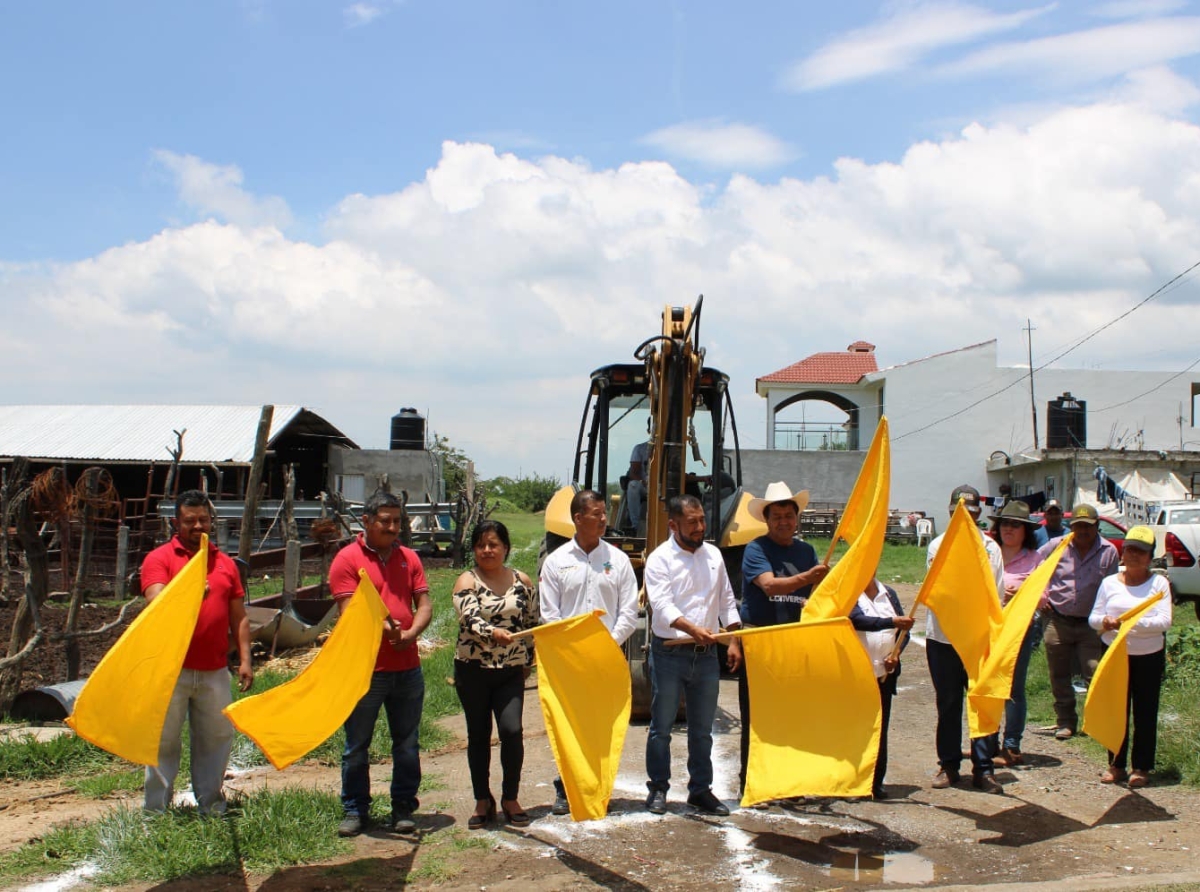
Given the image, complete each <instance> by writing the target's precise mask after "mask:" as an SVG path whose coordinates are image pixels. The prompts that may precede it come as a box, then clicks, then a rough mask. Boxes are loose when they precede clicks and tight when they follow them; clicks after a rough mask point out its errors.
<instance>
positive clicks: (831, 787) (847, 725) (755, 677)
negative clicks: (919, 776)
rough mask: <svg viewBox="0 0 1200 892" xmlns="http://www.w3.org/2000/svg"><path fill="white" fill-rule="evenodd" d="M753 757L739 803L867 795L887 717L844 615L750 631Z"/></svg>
mask: <svg viewBox="0 0 1200 892" xmlns="http://www.w3.org/2000/svg"><path fill="white" fill-rule="evenodd" d="M734 634H737V635H739V636H741V639H742V647H743V652H744V655H745V659H746V672H747V673H748V675H747V682H748V684H749V687H750V757H749V760H748V763H747V766H746V789H745V792H744V793H743V795H742V805H743V806H749V805H754V804H755V803H756V802H766V801H769V800H771V799H785V798H788V797H792V796H869V795H870V794H871V782H872V780H873V778H874V773H875V757H876V756H877V755H878V753H879V728H880V723H881V716H882V713H881V711H880V703H879V685H878V683H877V682H876V681H875V673H874V671H873V670H872V668H871V660H870V658H869V657H868V656H867V653H866V651H865V650H864V649H863V646H862V644H861V643H860V642H859V640H858V636H857V635H855V634H854V627H853V626H851V625H850V620H848V619H846V618H845V617H838V618H836V619H829V620H823V621H820V622H808V623H789V624H787V625H781V626H764V627H762V628H758V629H746V630H744V631H738V632H736V633H734Z"/></svg>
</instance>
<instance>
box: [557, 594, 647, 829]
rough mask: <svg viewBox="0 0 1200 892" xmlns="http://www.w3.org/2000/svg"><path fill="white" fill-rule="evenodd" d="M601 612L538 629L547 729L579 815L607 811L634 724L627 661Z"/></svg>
mask: <svg viewBox="0 0 1200 892" xmlns="http://www.w3.org/2000/svg"><path fill="white" fill-rule="evenodd" d="M603 613H604V611H603V610H597V611H595V612H594V613H585V614H582V615H580V616H573V617H569V618H568V619H562V620H558V621H557V622H552V623H547V624H546V625H544V626H538V627H537V628H535V629H533V637H534V641H535V642H536V643H537V662H538V699H539V700H540V701H541V703H542V716H543V717H544V718H545V721H546V736H547V737H548V738H549V739H550V749H551V751H552V752H553V753H554V761H555V762H556V763H558V771H559V774H560V775H561V776H562V782H563V788H564V789H565V790H566V793H567V801H568V802H569V803H570V804H571V817H572V818H574V819H575V820H576V821H593V820H598V819H600V818H603V817H604V816H605V815H606V814H607V813H608V800H609V799H610V798H611V797H612V791H613V784H614V783H615V782H616V779H617V768H618V767H619V766H620V763H621V749H622V747H623V746H624V745H625V732H626V730H627V729H628V728H629V710H630V706H631V703H632V700H631V697H632V693H631V686H630V679H629V666H628V664H627V663H626V662H625V655H624V654H623V653H622V652H621V648H620V647H619V646H618V645H617V643H616V642H615V641H613V639H612V636H611V635H610V634H608V630H607V629H606V628H604V624H603V623H602V622H600V620H599V617H600V616H601V615H603Z"/></svg>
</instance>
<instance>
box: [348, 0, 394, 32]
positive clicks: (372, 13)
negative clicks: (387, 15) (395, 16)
mask: <svg viewBox="0 0 1200 892" xmlns="http://www.w3.org/2000/svg"><path fill="white" fill-rule="evenodd" d="M383 13H384V9H383V7H382V6H379V5H377V4H374V3H352V4H350V5H349V6H347V7H345V8H344V9H343V10H342V18H343V19H344V20H345V22H346V27H347V28H359V27H361V26H363V25H369V24H370V23H371V22H373V21H375V19H377V18H379V17H380V16H381V15H383Z"/></svg>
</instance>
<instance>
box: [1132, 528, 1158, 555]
mask: <svg viewBox="0 0 1200 892" xmlns="http://www.w3.org/2000/svg"><path fill="white" fill-rule="evenodd" d="M1130 545H1133V546H1136V547H1138V548H1145V549H1147V550H1149V551H1154V530H1152V529H1150V527H1130V528H1129V529H1128V530H1127V531H1126V533H1125V547H1126V548H1128V547H1129V546H1130Z"/></svg>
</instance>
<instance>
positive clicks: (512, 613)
mask: <svg viewBox="0 0 1200 892" xmlns="http://www.w3.org/2000/svg"><path fill="white" fill-rule="evenodd" d="M511 548H512V546H511V544H510V541H509V537H508V528H507V527H506V526H505V525H504V524H502V523H500V522H499V521H496V520H485V521H482V522H481V523H479V524H478V525H477V526H476V527H475V530H474V531H473V532H472V534H471V549H472V551H474V553H475V569H474V570H468V571H467V572H466V573H463V574H462V575H461V576H459V577H458V580H457V581H456V582H455V583H454V609H455V611H457V613H458V623H459V633H458V648H457V650H456V652H455V655H454V685H455V690H456V691H457V692H458V699H459V701H460V702H461V703H462V706H463V715H464V716H465V717H466V720H467V764H468V766H470V769H471V785H472V787H473V788H474V790H475V813H474V814H472V815H471V818H470V820H469V821H468V822H467V826H468V827H470V828H471V829H472V830H477V829H479V828H481V827H483V826H485V825H486V824H487V823H488V822H489V821H491V820H492V819H494V818H495V816H496V800H495V798H494V797H493V796H492V792H491V785H490V770H491V744H492V716H493V715H494V716H495V718H496V725H497V728H498V730H499V736H500V767H501V769H502V771H503V779H502V783H501V788H500V807H501V809H502V810H503V811H504V815H505V817H506V818H508V821H509V823H510V824H512V825H514V826H516V827H524V826H526V825H527V824H529V820H530V819H529V816H528V815H527V814H526V813H525V810H524V809H522V808H521V803H520V802H518V801H517V793H518V787H519V786H520V783H521V764H522V762H523V761H524V759H525V744H524V739H523V734H524V729H523V727H522V724H521V718H522V716H521V713H522V709H523V706H524V697H525V679H526V677H527V676H528V675H529V667H530V666H531V665H532V663H533V641H532V639H531V638H528V637H526V638H516V639H514V637H513V634H514V633H515V632H521V631H524V630H525V629H530V628H532V627H534V626H536V625H537V624H538V605H537V596H536V594H535V593H534V590H533V583H531V582H530V581H529V577H528V576H526V575H525V574H524V573H522V572H521V571H520V570H513V569H512V568H510V567H507V566H505V564H504V562H505V561H506V560H507V559H508V553H509V551H510V550H511Z"/></svg>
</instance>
